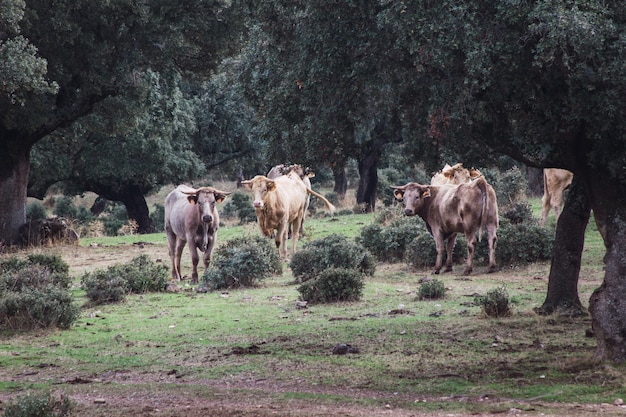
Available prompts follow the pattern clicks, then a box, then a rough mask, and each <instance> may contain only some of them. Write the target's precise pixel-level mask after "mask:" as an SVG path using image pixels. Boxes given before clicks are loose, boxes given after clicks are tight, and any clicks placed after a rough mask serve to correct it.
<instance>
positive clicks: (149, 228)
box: [120, 186, 156, 233]
mask: <svg viewBox="0 0 626 417" xmlns="http://www.w3.org/2000/svg"><path fill="white" fill-rule="evenodd" d="M120 201H121V202H122V203H123V204H124V206H125V207H126V211H127V212H128V218H129V219H132V220H134V221H136V222H137V226H138V228H137V232H138V233H154V231H155V230H156V229H155V227H154V223H153V222H152V219H151V218H150V210H149V209H148V204H147V203H146V199H145V198H144V196H143V194H142V193H141V192H140V190H139V188H138V187H132V186H131V187H130V188H129V189H127V190H125V191H123V192H121V193H120Z"/></svg>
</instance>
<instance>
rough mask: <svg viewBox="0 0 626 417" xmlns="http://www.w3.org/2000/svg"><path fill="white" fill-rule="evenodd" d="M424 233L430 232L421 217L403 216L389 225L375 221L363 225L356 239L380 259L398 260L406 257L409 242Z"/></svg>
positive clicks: (385, 260)
mask: <svg viewBox="0 0 626 417" xmlns="http://www.w3.org/2000/svg"><path fill="white" fill-rule="evenodd" d="M423 233H428V232H427V231H426V227H425V226H424V221H423V220H422V219H421V218H419V217H417V216H415V217H405V216H402V217H397V218H395V219H393V220H392V221H391V222H390V223H389V224H388V225H387V226H384V225H381V224H377V223H373V224H371V225H367V226H365V227H363V228H362V229H361V234H360V236H358V237H357V238H356V241H357V242H358V243H359V244H361V245H363V247H365V248H366V249H367V250H369V251H370V252H371V253H372V254H373V255H374V256H375V257H376V259H378V260H379V261H383V262H397V261H401V260H402V259H403V258H404V254H405V251H406V249H407V247H408V246H409V244H410V243H411V242H412V241H413V240H414V239H415V238H416V237H417V236H419V235H420V234H423ZM431 239H432V238H431Z"/></svg>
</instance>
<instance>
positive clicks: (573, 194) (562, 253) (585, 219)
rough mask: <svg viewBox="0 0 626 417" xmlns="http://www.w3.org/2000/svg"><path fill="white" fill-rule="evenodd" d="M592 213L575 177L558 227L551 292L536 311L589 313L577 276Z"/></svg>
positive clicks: (583, 190)
mask: <svg viewBox="0 0 626 417" xmlns="http://www.w3.org/2000/svg"><path fill="white" fill-rule="evenodd" d="M590 212H591V209H590V206H589V199H588V197H587V194H586V192H585V189H584V187H583V185H582V183H581V182H580V181H578V180H577V179H576V177H574V181H573V183H572V186H571V187H570V191H569V194H568V196H567V199H566V200H565V205H564V207H563V212H562V213H561V216H560V217H559V221H558V223H557V226H556V236H555V239H554V247H553V249H552V264H551V266H550V276H549V278H548V294H547V296H546V300H545V301H544V302H543V305H542V306H541V307H540V308H538V309H536V312H537V313H539V314H552V313H554V312H555V311H559V312H561V313H564V314H567V315H573V316H576V315H582V314H586V311H585V308H584V307H583V305H582V303H581V302H580V298H579V296H578V277H579V274H580V264H581V257H582V252H583V246H584V243H585V229H586V228H587V224H588V223H589V215H590Z"/></svg>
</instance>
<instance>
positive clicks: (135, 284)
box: [117, 255, 169, 294]
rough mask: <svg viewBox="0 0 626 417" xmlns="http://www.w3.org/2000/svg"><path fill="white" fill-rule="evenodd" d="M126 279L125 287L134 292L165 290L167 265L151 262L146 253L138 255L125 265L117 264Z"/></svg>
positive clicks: (167, 276)
mask: <svg viewBox="0 0 626 417" xmlns="http://www.w3.org/2000/svg"><path fill="white" fill-rule="evenodd" d="M117 268H119V269H120V274H121V275H122V276H123V277H124V278H125V279H126V288H127V289H128V290H129V291H130V292H132V293H135V294H141V293H145V292H159V291H165V288H167V280H168V279H169V271H168V268H167V266H165V265H163V264H158V263H156V262H152V261H151V260H150V258H149V257H148V255H139V256H136V257H135V258H133V259H132V260H131V261H130V263H129V264H127V265H119V266H117Z"/></svg>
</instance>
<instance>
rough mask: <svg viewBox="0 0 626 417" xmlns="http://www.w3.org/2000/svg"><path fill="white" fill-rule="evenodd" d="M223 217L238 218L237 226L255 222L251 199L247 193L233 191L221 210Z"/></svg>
mask: <svg viewBox="0 0 626 417" xmlns="http://www.w3.org/2000/svg"><path fill="white" fill-rule="evenodd" d="M222 214H223V215H224V217H239V224H245V223H250V222H254V221H256V213H255V211H254V207H252V198H251V197H250V195H249V194H248V193H244V192H242V191H235V192H234V193H233V194H232V195H231V196H230V198H229V199H228V202H227V203H226V204H225V205H224V209H223V210H222Z"/></svg>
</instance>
